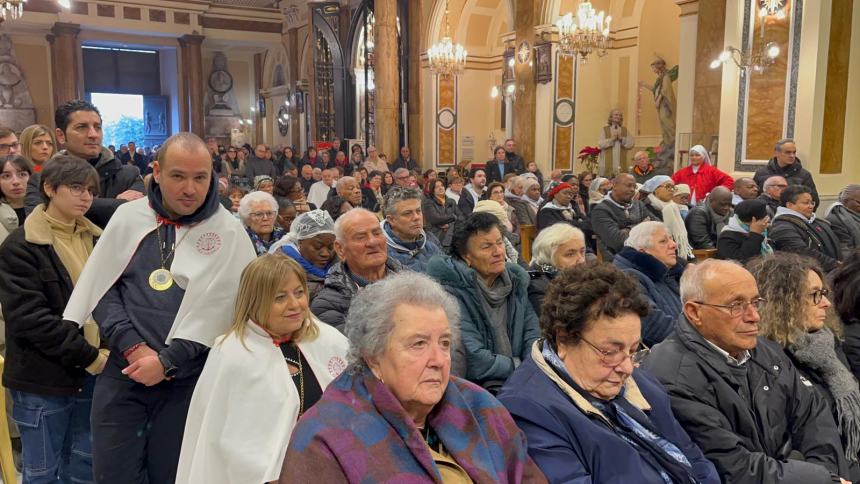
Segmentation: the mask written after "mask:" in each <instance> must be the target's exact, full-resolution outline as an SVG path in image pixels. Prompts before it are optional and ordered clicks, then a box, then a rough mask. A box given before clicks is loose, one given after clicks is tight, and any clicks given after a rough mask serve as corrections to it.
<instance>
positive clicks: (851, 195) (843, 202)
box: [827, 184, 860, 256]
mask: <svg viewBox="0 0 860 484" xmlns="http://www.w3.org/2000/svg"><path fill="white" fill-rule="evenodd" d="M827 221H828V222H830V228H832V229H833V232H834V233H835V234H836V237H838V238H839V245H841V246H842V254H843V255H845V256H847V255H848V254H850V253H852V252H854V251H855V250H857V249H860V185H856V184H852V185H848V186H847V187H845V188H844V189H843V190H842V191H841V192H839V201H838V202H836V203H834V204H833V205H831V206H830V208H829V209H828V210H827Z"/></svg>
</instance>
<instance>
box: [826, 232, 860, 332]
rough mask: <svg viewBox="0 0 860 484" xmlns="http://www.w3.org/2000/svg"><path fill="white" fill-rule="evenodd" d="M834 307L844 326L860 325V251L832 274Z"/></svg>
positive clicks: (852, 254)
mask: <svg viewBox="0 0 860 484" xmlns="http://www.w3.org/2000/svg"><path fill="white" fill-rule="evenodd" d="M830 278H831V281H830V282H831V284H832V286H833V305H834V306H836V312H837V313H838V314H839V316H840V317H841V318H842V323H843V324H860V249H858V250H855V251H854V252H852V253H851V255H849V256H848V258H847V259H845V261H844V262H843V263H842V265H841V266H839V268H838V269H836V270H835V271H833V272H832V273H831V274H830Z"/></svg>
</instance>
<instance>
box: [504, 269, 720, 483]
mask: <svg viewBox="0 0 860 484" xmlns="http://www.w3.org/2000/svg"><path fill="white" fill-rule="evenodd" d="M647 313H648V302H647V301H646V300H645V298H644V297H642V295H641V294H640V292H639V290H638V289H637V287H636V282H635V281H633V279H632V278H631V277H629V276H627V275H625V274H624V273H622V272H621V271H620V270H618V269H617V268H615V267H612V266H611V265H609V264H588V265H585V266H583V267H578V268H577V269H576V270H571V271H564V272H562V273H561V274H559V276H558V277H556V278H555V280H553V282H552V284H550V289H549V292H548V294H547V298H546V302H545V303H544V309H543V316H542V317H541V333H542V335H543V339H542V340H539V341H538V342H537V343H535V344H534V345H533V346H532V348H531V352H530V353H529V355H528V358H526V360H525V361H524V362H523V364H522V365H521V366H520V367H519V368H517V369H516V370H515V371H514V374H513V375H512V376H511V378H510V379H509V380H508V382H507V383H505V386H504V388H503V389H502V392H501V393H500V394H499V400H500V401H501V402H502V404H503V405H504V406H505V407H506V408H507V409H508V411H509V412H511V415H512V416H513V417H514V421H515V422H516V423H517V425H519V427H520V428H521V429H522V430H523V432H525V434H526V439H527V441H528V446H529V455H530V456H532V458H533V459H534V460H535V462H536V463H537V465H538V467H540V469H541V471H543V473H544V474H545V475H546V476H547V478H549V479H550V480H551V481H552V482H554V483H555V482H558V483H562V482H563V483H627V482H631V483H634V482H635V483H690V484H692V483H702V484H716V483H719V482H720V478H719V476H718V475H717V471H716V470H715V469H714V466H713V464H711V463H710V462H708V460H707V459H706V458H705V457H704V456H703V455H702V451H701V450H699V448H697V447H696V445H695V444H694V443H693V442H691V441H690V437H689V436H688V435H687V433H686V432H684V429H683V428H682V427H681V425H680V424H679V423H678V420H676V418H675V417H674V416H673V415H672V410H671V408H670V403H669V397H668V396H667V395H666V391H665V390H664V389H663V387H662V386H660V384H659V383H658V382H657V380H656V379H655V378H654V377H653V376H652V375H650V374H648V373H647V372H646V371H645V370H642V369H640V368H637V367H638V366H639V362H641V361H642V358H644V357H645V356H646V355H647V354H648V348H647V347H645V346H643V344H642V331H641V327H640V318H641V317H642V316H644V315H645V314H647Z"/></svg>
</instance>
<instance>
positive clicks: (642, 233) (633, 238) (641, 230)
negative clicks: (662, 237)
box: [624, 221, 668, 250]
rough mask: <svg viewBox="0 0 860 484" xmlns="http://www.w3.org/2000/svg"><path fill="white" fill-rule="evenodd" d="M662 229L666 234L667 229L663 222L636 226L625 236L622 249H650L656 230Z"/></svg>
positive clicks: (651, 222) (649, 222)
mask: <svg viewBox="0 0 860 484" xmlns="http://www.w3.org/2000/svg"><path fill="white" fill-rule="evenodd" d="M660 229H663V230H665V231H667V232H668V229H667V228H666V226H665V225H664V224H663V222H654V221H647V222H642V223H639V224H636V225H635V226H634V227H633V228H632V229H630V233H629V234H628V235H627V240H625V241H624V247H630V248H633V249H636V250H644V249H648V248H650V247H651V242H652V241H653V240H654V234H656V233H657V231H658V230H660Z"/></svg>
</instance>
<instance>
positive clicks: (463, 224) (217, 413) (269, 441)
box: [0, 101, 860, 484]
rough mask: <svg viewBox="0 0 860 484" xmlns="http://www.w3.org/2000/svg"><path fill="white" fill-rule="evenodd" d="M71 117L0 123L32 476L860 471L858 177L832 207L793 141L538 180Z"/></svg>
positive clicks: (405, 153)
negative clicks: (121, 141)
mask: <svg viewBox="0 0 860 484" xmlns="http://www.w3.org/2000/svg"><path fill="white" fill-rule="evenodd" d="M55 125H56V126H55V129H53V130H52V129H50V128H48V127H46V126H41V125H38V126H31V127H29V128H27V129H25V130H24V131H23V132H22V133H20V136H19V134H17V133H15V132H13V131H12V130H9V129H6V128H0V157H3V158H2V159H3V165H2V173H0V194H2V198H0V240H2V242H3V243H2V246H0V305H2V314H3V319H4V324H5V330H4V332H5V348H4V350H5V366H4V370H3V377H2V378H3V386H4V387H5V388H7V389H8V390H9V391H10V394H11V398H10V399H9V402H10V406H11V412H10V426H11V427H12V429H13V431H14V433H13V436H14V439H13V440H15V441H16V442H17V443H18V445H19V447H20V460H21V467H22V473H23V481H24V482H25V483H43V482H57V481H60V482H72V481H74V482H98V483H111V484H112V483H120V482H121V483H137V482H139V483H145V482H158V483H169V482H179V483H204V482H205V483H230V484H234V483H249V484H258V483H261V482H282V483H290V482H297V483H298V482H309V481H321V482H381V481H416V482H418V481H421V482H425V481H434V482H529V483H531V482H616V481H618V482H621V481H633V482H655V483H693V482H695V483H717V482H731V483H736V482H737V483H745V482H750V483H752V482H797V483H829V482H840V483H845V482H854V481H857V480H860V388H858V380H857V376H858V375H860V329H858V328H860V319H858V314H860V313H858V308H860V292H858V289H857V288H858V287H860V286H858V278H860V251H858V249H860V247H858V244H860V185H856V184H852V185H848V186H846V187H845V188H844V189H843V190H842V191H841V192H840V193H839V197H838V201H837V202H836V203H834V204H833V205H832V206H830V207H829V208H828V209H827V210H826V211H824V212H819V213H818V214H816V208H817V207H818V204H819V196H818V192H817V189H816V187H815V183H814V180H813V177H812V176H811V175H810V174H809V172H808V171H807V170H806V169H804V168H803V165H802V163H801V161H800V160H798V159H797V147H796V145H795V143H794V142H793V141H792V140H788V139H786V140H780V141H778V142H777V143H776V144H775V150H774V158H773V159H772V160H770V162H769V163H768V164H767V165H765V166H762V167H761V168H760V169H759V170H758V171H757V172H756V173H755V175H754V177H749V178H747V177H742V178H738V179H733V178H732V177H731V176H729V175H728V174H726V173H724V172H722V171H720V170H719V169H718V168H717V167H716V166H714V165H713V164H712V162H711V159H710V154H709V153H708V152H707V150H706V149H705V148H703V147H701V146H695V147H693V148H691V150H690V157H689V165H688V166H685V167H683V168H682V169H680V170H679V171H677V172H676V173H674V174H672V175H671V176H669V175H659V174H656V173H655V170H654V168H653V166H652V165H651V164H650V161H649V159H648V154H647V153H645V152H641V151H640V152H637V153H634V154H633V155H632V158H631V159H630V160H622V162H621V163H608V162H607V164H606V165H605V166H604V167H603V168H602V170H601V174H602V175H606V176H596V175H595V174H593V173H590V172H587V171H586V172H582V173H579V174H574V173H566V172H563V171H561V170H554V171H552V172H551V173H549V175H548V176H544V174H543V173H541V171H540V170H539V169H538V166H537V164H536V163H535V162H534V161H531V160H528V161H527V160H524V159H523V157H522V156H521V155H519V154H518V153H517V152H516V142H515V140H512V139H510V140H506V142H505V143H504V144H503V145H502V146H499V147H497V148H496V149H495V150H494V153H493V158H492V159H491V160H489V161H488V162H487V163H486V164H483V165H473V166H472V168H471V169H470V170H469V171H468V173H463V172H460V171H458V170H457V169H453V168H452V169H449V170H448V171H445V172H437V171H436V170H434V169H427V170H425V171H422V168H426V167H423V166H422V164H421V163H419V162H418V161H417V160H415V159H413V158H412V156H411V152H410V150H409V148H408V147H407V146H403V147H402V148H401V150H400V154H399V157H397V158H396V159H395V160H394V161H392V162H389V161H388V159H387V157H386V156H385V155H384V154H382V153H378V151H377V149H376V148H375V147H373V146H370V147H368V148H367V149H366V152H365V150H364V148H363V147H362V146H361V145H354V146H351V147H350V146H345V145H343V144H342V143H341V142H340V140H337V139H336V140H333V141H334V142H333V143H331V148H330V149H329V148H326V149H322V150H319V151H318V150H317V149H315V148H314V147H311V148H309V149H308V150H307V152H305V153H304V154H302V155H301V156H300V154H299V153H297V152H296V151H295V150H294V149H293V148H292V147H283V148H276V149H275V150H274V153H273V150H271V149H270V148H269V147H268V146H267V145H265V144H260V145H258V146H256V147H254V148H253V149H252V148H251V147H250V146H247V147H232V146H227V147H226V148H225V147H222V146H219V145H218V143H217V140H215V139H209V140H206V141H204V140H202V139H200V138H199V137H197V136H195V135H193V134H190V133H178V134H176V135H174V136H172V137H170V138H169V139H168V140H166V141H165V142H164V143H163V144H162V145H161V146H159V147H157V148H156V149H154V150H151V153H147V150H145V149H141V150H139V149H137V148H136V147H135V145H134V143H131V142H130V143H129V144H128V145H127V146H121V148H120V151H119V152H114V151H113V150H111V149H109V148H105V147H103V146H102V130H101V116H100V114H99V112H98V110H97V109H96V108H95V106H93V105H91V104H89V103H87V102H84V101H72V102H69V103H66V104H63V105H62V106H60V107H59V108H58V109H57V112H56V116H55ZM60 147H62V148H63V149H62V150H60V149H59V148H60ZM616 161H618V160H616ZM628 161H629V162H630V165H631V168H630V169H629V170H626V167H627V166H628ZM619 167H620V169H621V170H626V171H621V172H619V173H611V171H612V170H613V169H619Z"/></svg>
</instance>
